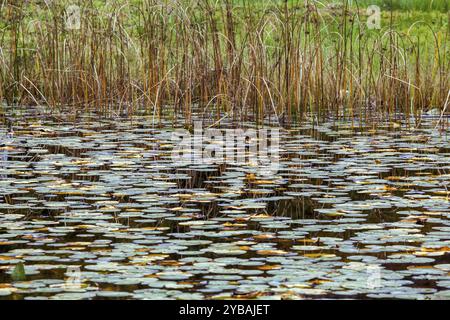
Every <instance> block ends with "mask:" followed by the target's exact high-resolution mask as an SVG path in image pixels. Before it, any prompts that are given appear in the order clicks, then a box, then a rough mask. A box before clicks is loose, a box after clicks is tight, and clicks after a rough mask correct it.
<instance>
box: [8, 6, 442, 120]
mask: <svg viewBox="0 0 450 320" xmlns="http://www.w3.org/2000/svg"><path fill="white" fill-rule="evenodd" d="M371 2H373V1H371ZM375 2H376V1H375ZM384 2H386V1H384ZM413 2H415V1H413ZM438 2H439V1H436V3H438ZM48 3H49V5H47V4H46V3H45V2H44V1H41V2H38V1H34V2H23V1H19V0H18V1H13V0H3V2H2V4H1V17H0V18H1V19H0V21H1V22H0V49H1V50H0V66H1V69H0V101H6V103H7V104H10V105H12V104H43V105H48V106H49V107H51V108H52V109H53V110H57V109H59V108H66V107H69V108H70V109H71V110H73V111H74V112H83V111H87V110H91V111H92V110H93V111H96V112H101V113H103V114H123V113H126V114H129V115H132V114H134V113H135V112H137V111H145V112H147V113H148V114H151V115H153V119H154V121H158V120H161V119H162V118H163V117H172V118H173V120H174V121H175V120H176V119H178V118H179V117H178V116H180V115H181V116H183V117H182V118H184V119H185V122H186V124H189V123H190V122H191V119H192V115H193V114H194V113H195V114H197V115H200V116H203V117H205V118H208V119H211V120H213V121H217V122H220V121H221V119H224V118H227V117H229V118H233V119H234V120H235V121H247V120H252V121H255V122H262V121H263V120H264V119H266V118H272V119H275V120H276V121H278V122H280V123H284V124H291V123H293V122H297V121H302V120H305V119H307V118H308V117H309V116H310V115H311V114H313V115H314V116H316V117H317V118H318V119H319V120H320V119H322V118H324V117H327V116H330V115H333V116H336V117H348V118H354V117H359V118H367V119H369V118H373V116H374V115H376V116H378V117H380V116H381V117H385V118H387V119H393V118H395V117H398V116H399V115H404V116H406V117H407V118H409V116H410V115H414V116H416V117H419V116H420V114H421V113H422V112H424V111H427V110H429V109H431V108H437V109H439V110H441V111H442V110H444V108H445V104H446V98H447V96H448V90H449V88H450V62H449V53H450V52H449V49H450V48H449V43H450V39H449V36H450V31H449V28H450V27H449V24H448V21H449V18H450V16H449V17H447V16H445V15H443V14H442V15H441V17H445V20H444V21H443V22H442V24H441V25H437V24H434V25H431V24H428V23H426V22H417V23H415V24H413V25H412V26H411V28H410V30H408V31H407V32H399V31H398V30H396V29H395V28H394V27H393V25H394V19H393V16H392V19H391V21H390V23H389V24H388V25H385V26H384V27H383V29H381V30H369V29H368V28H367V25H366V21H367V17H366V16H365V13H366V7H365V6H364V5H363V1H360V2H358V1H356V0H353V1H350V0H349V1H348V2H347V1H344V2H343V4H342V5H338V6H336V5H326V4H321V2H318V1H312V0H306V1H305V0H301V1H300V0H298V1H292V0H290V1H287V0H279V1H261V2H260V1H250V0H240V1H236V0H235V1H233V0H223V1H213V0H198V1H191V0H143V1H137V0H122V1H103V2H99V1H93V0H90V1H79V2H78V5H79V6H80V8H81V24H80V29H78V30H72V29H69V28H68V26H67V24H66V20H65V12H66V11H65V10H66V7H67V5H68V4H69V1H51V2H48ZM386 3H387V2H386ZM442 3H444V2H442ZM417 30H420V32H419V31H417Z"/></svg>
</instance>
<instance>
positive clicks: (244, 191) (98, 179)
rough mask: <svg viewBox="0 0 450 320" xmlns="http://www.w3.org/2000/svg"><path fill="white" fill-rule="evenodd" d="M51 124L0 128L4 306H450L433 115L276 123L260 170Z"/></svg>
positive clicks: (104, 130)
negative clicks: (395, 120)
mask: <svg viewBox="0 0 450 320" xmlns="http://www.w3.org/2000/svg"><path fill="white" fill-rule="evenodd" d="M61 119H64V117H62V118H61V117H60V118H59V119H55V118H52V117H47V116H41V117H37V116H36V115H33V113H31V112H28V113H27V112H25V113H23V114H22V115H21V116H20V119H17V121H16V122H15V123H14V124H13V126H12V130H10V131H13V133H10V134H9V135H8V126H7V125H5V124H1V125H0V137H1V139H2V141H1V143H0V298H1V299H23V298H25V299H105V298H108V299H119V298H129V299H225V298H237V299H239V298H242V299H318V298H374V299H382V298H408V299H441V298H450V202H449V196H450V190H449V189H448V188H449V185H450V143H449V141H448V135H449V133H450V131H449V130H443V131H440V132H437V131H435V130H434V125H433V124H432V123H431V121H428V122H429V123H428V122H427V120H424V122H423V125H422V126H421V128H420V129H415V130H400V129H398V128H397V129H393V128H392V126H386V127H381V128H380V127H379V128H378V129H377V130H372V129H371V128H370V127H358V129H352V126H351V123H350V122H329V123H325V124H321V125H319V126H314V127H313V126H309V125H305V126H301V127H297V128H293V129H289V130H283V131H281V140H280V156H281V158H280V162H279V170H278V171H277V172H276V173H274V174H273V175H270V176H264V177H261V176H259V173H258V172H259V171H258V170H257V169H258V168H257V167H255V166H254V165H240V166H238V165H226V164H220V165H205V164H196V163H193V164H184V165H177V164H176V163H173V161H171V158H170V150H171V148H172V147H173V145H172V142H171V139H170V137H171V134H172V132H173V129H172V128H171V127H170V126H169V125H167V126H163V127H162V128H154V127H152V126H151V120H150V118H146V117H136V118H133V119H132V121H131V120H124V119H122V120H120V121H117V120H107V119H105V120H102V119H98V118H97V119H95V118H92V117H80V118H79V119H78V121H77V122H76V123H74V122H70V121H63V120H61ZM164 128H166V129H164ZM18 266H23V267H24V273H25V274H24V276H25V278H22V279H18V278H17V276H15V274H16V273H17V272H18V271H17V270H18ZM19 269H20V268H19Z"/></svg>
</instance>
